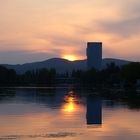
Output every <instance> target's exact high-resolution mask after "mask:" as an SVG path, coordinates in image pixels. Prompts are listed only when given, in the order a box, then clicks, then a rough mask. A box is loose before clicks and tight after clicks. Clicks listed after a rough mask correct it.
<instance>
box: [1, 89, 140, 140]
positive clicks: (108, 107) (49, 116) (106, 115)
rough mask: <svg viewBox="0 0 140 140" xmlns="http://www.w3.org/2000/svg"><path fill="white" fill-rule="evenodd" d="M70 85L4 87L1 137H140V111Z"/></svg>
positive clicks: (97, 139)
mask: <svg viewBox="0 0 140 140" xmlns="http://www.w3.org/2000/svg"><path fill="white" fill-rule="evenodd" d="M88 92H89V91H85V90H84V91H83V90H76V91H73V90H72V89H70V88H54V89H51V88H50V89H49V88H48V89H47V88H46V89H45V88H44V89H39V88H32V89H31V88H26V89H23V88H16V89H0V140H9V139H10V140H32V139H35V140H45V139H53V140H55V139H60V140H86V139H87V140H132V139H133V140H140V110H139V109H138V108H137V107H136V108H135V107H131V106H130V105H129V104H126V103H122V102H117V101H113V100H109V99H104V98H101V97H98V96H86V94H88Z"/></svg>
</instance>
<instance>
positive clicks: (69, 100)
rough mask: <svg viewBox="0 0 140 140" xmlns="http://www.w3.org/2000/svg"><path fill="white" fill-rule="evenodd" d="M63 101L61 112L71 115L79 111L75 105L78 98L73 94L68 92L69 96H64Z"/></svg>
mask: <svg viewBox="0 0 140 140" xmlns="http://www.w3.org/2000/svg"><path fill="white" fill-rule="evenodd" d="M64 100H65V102H66V103H65V104H63V106H62V110H63V112H66V113H73V112H76V111H78V110H79V108H78V107H79V106H78V104H77V102H78V98H77V96H76V95H74V93H73V92H69V95H66V96H65V97H64Z"/></svg>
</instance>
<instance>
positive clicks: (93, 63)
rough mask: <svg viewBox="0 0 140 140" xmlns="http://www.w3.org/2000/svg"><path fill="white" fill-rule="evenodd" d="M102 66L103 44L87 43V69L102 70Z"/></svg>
mask: <svg viewBox="0 0 140 140" xmlns="http://www.w3.org/2000/svg"><path fill="white" fill-rule="evenodd" d="M101 65H102V42H88V43H87V67H88V69H92V68H94V69H96V70H100V69H101Z"/></svg>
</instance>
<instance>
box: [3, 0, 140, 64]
mask: <svg viewBox="0 0 140 140" xmlns="http://www.w3.org/2000/svg"><path fill="white" fill-rule="evenodd" d="M88 41H102V42H103V57H104V58H106V57H111V58H120V59H127V60H134V61H140V0H0V63H11V64H15V63H25V62H33V61H41V60H45V59H49V58H53V57H63V58H68V57H71V58H73V59H85V58H86V54H85V49H86V43H87V42H88Z"/></svg>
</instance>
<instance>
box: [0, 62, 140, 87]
mask: <svg viewBox="0 0 140 140" xmlns="http://www.w3.org/2000/svg"><path fill="white" fill-rule="evenodd" d="M64 75H65V78H73V79H74V83H78V84H81V85H85V86H96V87H98V86H106V87H112V86H118V85H119V86H121V85H122V86H124V87H134V86H136V84H137V81H138V79H140V63H139V62H132V63H129V64H126V65H123V66H121V67H119V66H116V65H115V63H110V64H108V65H107V67H106V68H105V69H102V70H101V71H96V70H95V69H91V70H87V71H82V70H73V71H72V73H71V74H68V73H67V72H66V74H58V73H57V72H56V70H55V69H46V68H43V69H38V70H31V71H27V72H26V73H24V74H17V73H16V71H15V70H13V69H7V68H5V67H3V66H0V86H51V85H55V84H56V79H57V78H58V77H59V78H60V77H61V76H63V77H64Z"/></svg>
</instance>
